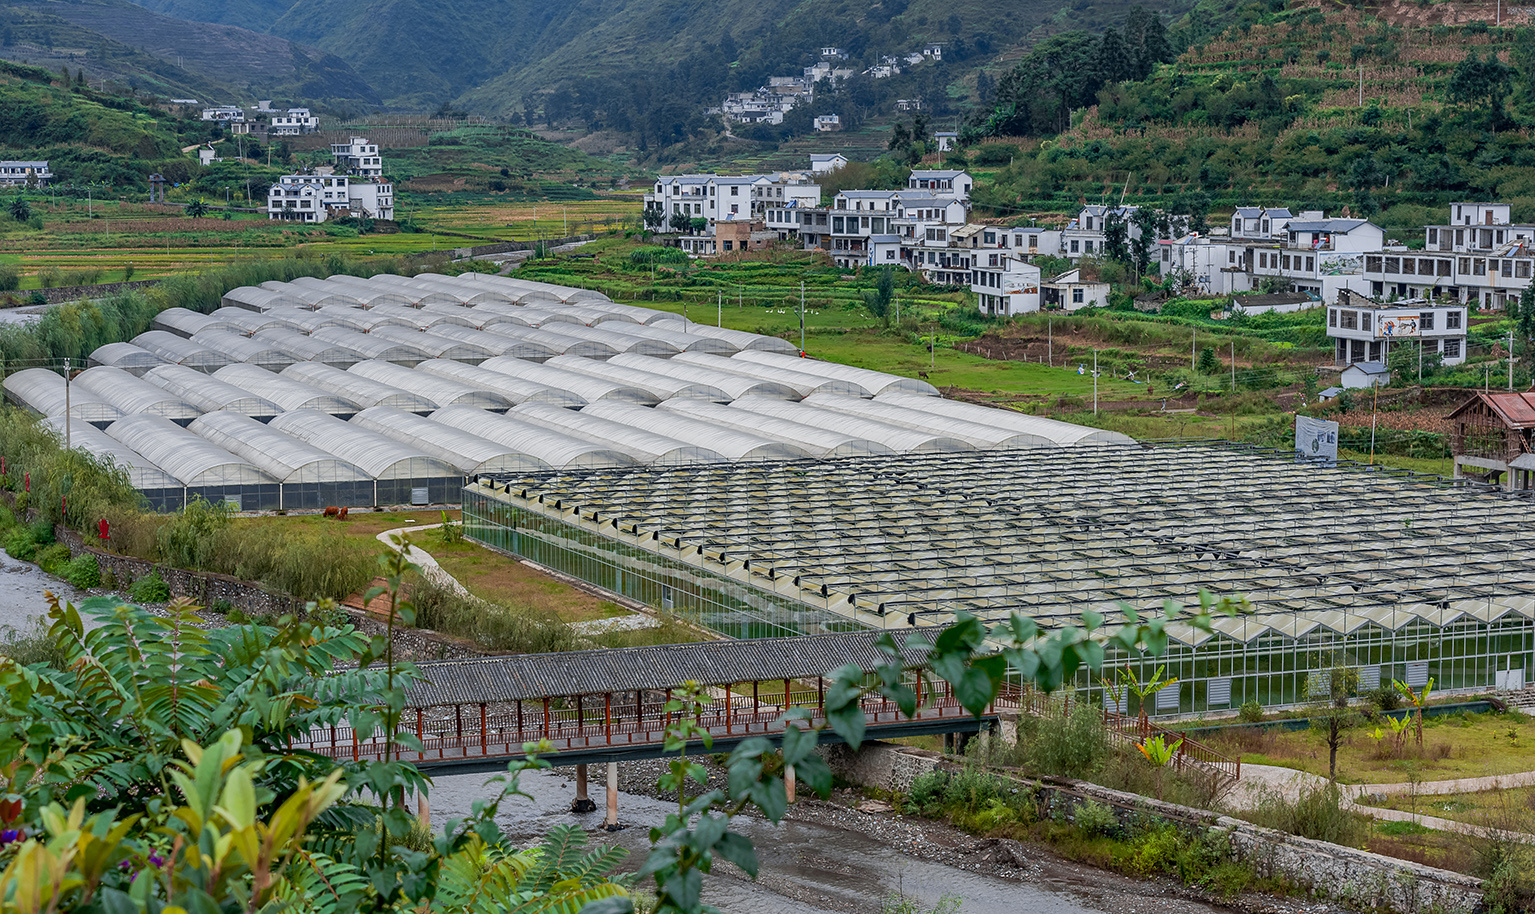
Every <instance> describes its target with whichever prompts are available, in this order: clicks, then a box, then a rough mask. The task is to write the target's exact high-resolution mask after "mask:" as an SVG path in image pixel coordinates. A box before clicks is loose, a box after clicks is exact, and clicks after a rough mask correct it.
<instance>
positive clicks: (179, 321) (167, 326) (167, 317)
mask: <svg viewBox="0 0 1535 914" xmlns="http://www.w3.org/2000/svg"><path fill="white" fill-rule="evenodd" d="M213 320H214V319H213V318H212V317H210V316H208V315H206V314H199V313H198V312H196V311H189V310H187V309H186V308H166V309H165V310H164V311H161V312H160V313H159V314H156V315H155V319H154V322H153V323H151V324H150V329H152V330H164V331H165V332H166V333H174V334H176V335H177V336H180V337H186V338H187V339H191V338H192V337H193V336H195V335H196V334H197V331H199V330H202V329H203V328H204V327H206V326H208V324H210V323H212V322H213Z"/></svg>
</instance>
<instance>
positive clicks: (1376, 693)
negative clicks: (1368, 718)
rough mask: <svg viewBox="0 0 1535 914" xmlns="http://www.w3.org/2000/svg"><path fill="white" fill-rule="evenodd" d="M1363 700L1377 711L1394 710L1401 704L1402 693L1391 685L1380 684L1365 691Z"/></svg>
mask: <svg viewBox="0 0 1535 914" xmlns="http://www.w3.org/2000/svg"><path fill="white" fill-rule="evenodd" d="M1364 700H1365V701H1366V702H1369V704H1370V706H1371V707H1373V708H1375V709H1376V710H1377V711H1395V710H1396V709H1397V708H1399V707H1401V706H1402V693H1400V692H1398V691H1397V690H1396V689H1394V688H1392V687H1391V686H1381V687H1379V688H1375V689H1369V690H1368V691H1366V692H1365V693H1364Z"/></svg>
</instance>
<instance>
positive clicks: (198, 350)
mask: <svg viewBox="0 0 1535 914" xmlns="http://www.w3.org/2000/svg"><path fill="white" fill-rule="evenodd" d="M132 342H133V345H135V346H138V347H139V348H141V349H147V350H149V351H150V352H153V353H154V354H155V355H157V356H159V357H160V358H162V359H164V360H166V361H167V362H170V363H171V364H173V365H185V366H186V367H188V368H194V369H196V370H198V371H202V372H207V373H209V374H212V373H213V371H214V369H217V368H222V367H224V366H225V365H228V364H229V363H230V362H233V361H235V359H232V358H230V357H229V356H227V355H224V354H222V353H218V352H214V351H213V350H211V349H209V348H208V347H206V346H202V345H199V344H197V343H194V342H192V341H191V340H189V339H185V338H183V337H179V336H177V335H176V334H174V333H166V332H165V331H164V330H148V331H145V332H144V333H140V334H139V335H138V336H136V337H134V338H133V340H132Z"/></svg>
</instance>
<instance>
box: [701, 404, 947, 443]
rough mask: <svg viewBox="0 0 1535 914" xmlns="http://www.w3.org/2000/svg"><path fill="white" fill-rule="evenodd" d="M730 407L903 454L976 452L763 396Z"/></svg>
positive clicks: (939, 438)
mask: <svg viewBox="0 0 1535 914" xmlns="http://www.w3.org/2000/svg"><path fill="white" fill-rule="evenodd" d="M730 408H731V409H739V410H742V411H743V412H747V413H760V414H762V415H765V416H776V417H778V418H780V419H788V420H789V421H790V422H798V423H800V424H801V425H810V426H814V427H816V428H821V429H825V430H827V431H840V432H845V433H847V434H849V435H856V436H857V437H859V438H864V439H867V440H869V441H875V442H878V443H880V444H882V445H884V446H885V447H888V448H890V449H891V450H893V451H896V452H898V453H902V454H931V453H957V452H961V451H969V450H974V449H975V448H974V446H973V445H971V444H970V443H969V442H967V441H964V440H962V439H959V438H955V437H953V436H952V435H944V434H940V433H937V432H921V431H917V430H915V429H910V428H904V427H902V426H899V425H891V424H890V423H888V422H881V421H879V420H877V419H866V418H863V417H860V416H850V415H848V414H846V413H839V412H834V411H832V410H829V409H820V408H818V407H814V406H806V405H804V404H803V403H789V402H786V401H784V400H770V399H767V398H764V397H743V398H742V399H739V400H736V401H734V402H733V403H731V404H730Z"/></svg>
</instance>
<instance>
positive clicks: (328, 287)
mask: <svg viewBox="0 0 1535 914" xmlns="http://www.w3.org/2000/svg"><path fill="white" fill-rule="evenodd" d="M283 291H284V292H286V293H287V294H289V295H291V296H293V297H294V298H297V299H300V300H301V301H303V302H304V303H305V304H307V305H308V306H309V308H310V310H314V309H316V308H323V307H325V306H326V305H345V306H347V307H349V308H361V307H362V302H361V301H359V300H358V299H357V298H356V297H355V296H352V295H349V294H347V292H346V290H345V289H344V288H343V287H341V286H338V285H337V284H335V283H332V282H327V281H326V280H323V279H316V278H314V277H312V276H301V277H299V278H298V279H295V280H293V281H292V282H289V283H288V284H287V286H286V287H285V288H284V290H283Z"/></svg>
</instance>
